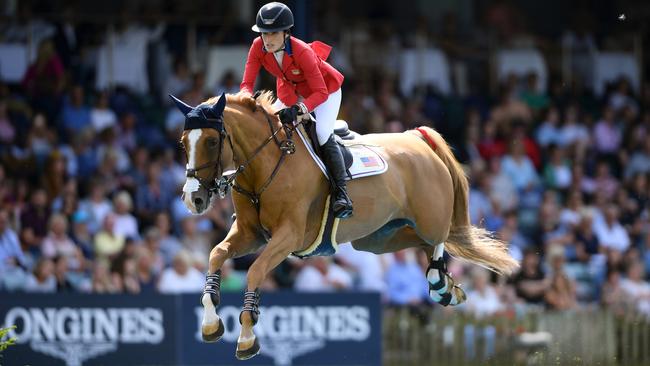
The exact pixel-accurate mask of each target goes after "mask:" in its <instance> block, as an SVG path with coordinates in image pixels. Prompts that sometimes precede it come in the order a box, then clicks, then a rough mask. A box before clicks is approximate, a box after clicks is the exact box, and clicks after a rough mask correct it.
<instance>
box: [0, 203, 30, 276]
mask: <svg viewBox="0 0 650 366" xmlns="http://www.w3.org/2000/svg"><path fill="white" fill-rule="evenodd" d="M16 267H23V268H26V267H27V258H26V257H25V254H24V253H23V249H22V247H21V245H20V242H19V241H18V236H17V235H16V232H15V231H13V230H12V229H11V227H10V226H9V213H8V212H7V210H6V209H4V208H2V207H1V206H0V273H8V272H9V270H10V269H13V268H16Z"/></svg>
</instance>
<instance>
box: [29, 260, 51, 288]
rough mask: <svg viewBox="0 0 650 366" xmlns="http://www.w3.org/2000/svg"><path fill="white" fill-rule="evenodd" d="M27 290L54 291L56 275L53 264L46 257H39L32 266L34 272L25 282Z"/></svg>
mask: <svg viewBox="0 0 650 366" xmlns="http://www.w3.org/2000/svg"><path fill="white" fill-rule="evenodd" d="M25 291H27V292H49V293H53V292H56V277H54V264H53V263H52V260H50V259H48V258H41V259H40V260H39V261H38V262H37V263H36V267H34V273H33V274H32V275H31V276H29V277H28V278H27V283H25Z"/></svg>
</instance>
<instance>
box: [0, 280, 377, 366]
mask: <svg viewBox="0 0 650 366" xmlns="http://www.w3.org/2000/svg"><path fill="white" fill-rule="evenodd" d="M0 297H1V298H2V301H0V324H3V326H5V327H6V326H9V325H12V324H13V325H16V326H17V327H18V328H17V329H16V330H14V331H13V333H12V334H11V335H12V336H16V337H18V344H17V345H15V346H12V347H10V348H9V349H7V350H6V351H5V352H3V358H2V359H1V361H0V363H2V364H3V365H4V364H6V365H18V364H20V365H26V364H31V365H67V366H81V365H207V364H219V365H229V364H230V365H240V364H241V361H237V360H236V359H235V357H234V355H235V348H236V342H237V337H238V336H239V329H240V328H239V327H240V325H239V321H238V319H239V313H240V310H241V306H242V302H243V295H241V294H228V293H225V294H222V303H221V305H220V306H219V309H218V313H219V315H220V316H221V317H222V319H223V321H224V323H225V324H226V332H225V334H224V337H223V339H222V340H221V341H220V342H218V343H209V344H206V343H203V342H202V341H201V334H200V325H201V319H202V315H203V308H202V307H201V306H200V304H199V298H200V296H199V294H196V295H185V296H164V295H141V296H128V295H73V294H70V295H68V294H57V295H31V294H30V295H27V294H6V293H4V294H0ZM261 305H262V306H261V307H260V310H261V314H260V321H259V323H258V324H257V326H256V327H255V334H256V335H257V336H258V337H259V340H260V343H261V346H262V350H261V353H260V355H258V356H257V357H255V358H253V359H251V360H248V361H246V364H248V365H306V364H309V365H379V364H381V308H380V304H379V295H378V294H352V293H349V294H297V293H293V292H274V293H263V294H262V301H261Z"/></svg>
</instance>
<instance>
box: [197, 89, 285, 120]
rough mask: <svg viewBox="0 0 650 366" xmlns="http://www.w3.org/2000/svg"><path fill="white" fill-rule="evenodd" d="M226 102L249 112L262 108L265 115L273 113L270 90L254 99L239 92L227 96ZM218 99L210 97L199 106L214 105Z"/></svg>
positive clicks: (272, 98)
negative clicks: (245, 108) (242, 107)
mask: <svg viewBox="0 0 650 366" xmlns="http://www.w3.org/2000/svg"><path fill="white" fill-rule="evenodd" d="M226 98H227V102H228V103H229V104H238V105H241V106H244V107H247V108H249V109H250V110H251V111H253V112H255V111H256V110H257V108H258V107H260V106H261V107H262V108H264V109H265V110H266V112H267V113H269V114H272V113H273V112H274V111H273V110H272V109H273V103H274V102H275V97H274V96H273V92H272V91H271V90H265V91H263V92H262V93H261V94H260V95H259V96H258V97H257V98H256V99H253V98H252V97H251V96H250V95H249V94H248V93H243V92H239V93H237V94H227V95H226ZM218 99H219V97H212V98H210V99H208V100H206V101H205V102H203V103H201V104H214V103H216V102H217V100H218Z"/></svg>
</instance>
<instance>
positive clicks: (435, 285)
mask: <svg viewBox="0 0 650 366" xmlns="http://www.w3.org/2000/svg"><path fill="white" fill-rule="evenodd" d="M352 245H353V246H354V247H355V248H356V249H358V250H365V251H369V252H373V253H377V254H380V253H392V252H396V251H399V250H402V249H406V248H413V247H419V248H422V249H423V250H424V251H425V252H426V253H427V257H428V258H429V268H427V271H426V277H427V281H428V282H429V296H430V297H431V299H433V301H435V302H437V303H439V304H441V305H445V306H447V305H458V304H461V303H463V302H464V301H465V300H466V299H467V297H466V296H465V291H463V289H461V288H460V287H459V286H458V285H456V284H455V283H454V280H453V278H452V277H451V275H450V274H449V272H448V271H447V266H446V265H445V262H444V260H443V259H442V256H443V254H444V252H445V244H444V243H440V244H436V245H431V244H429V243H427V242H426V241H425V240H423V239H422V238H420V237H419V236H418V234H417V232H416V230H415V229H413V228H412V227H409V226H407V227H403V228H400V229H398V230H395V231H394V232H390V233H386V235H384V236H382V237H378V236H377V235H371V236H369V237H367V238H363V239H360V240H355V241H354V242H353V243H352Z"/></svg>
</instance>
